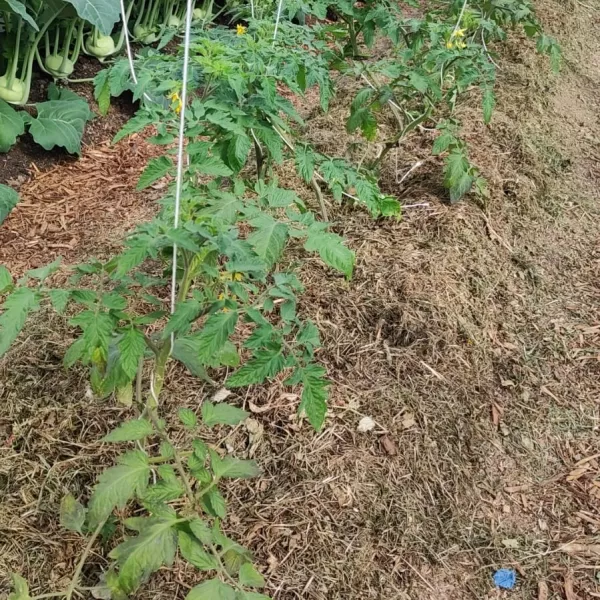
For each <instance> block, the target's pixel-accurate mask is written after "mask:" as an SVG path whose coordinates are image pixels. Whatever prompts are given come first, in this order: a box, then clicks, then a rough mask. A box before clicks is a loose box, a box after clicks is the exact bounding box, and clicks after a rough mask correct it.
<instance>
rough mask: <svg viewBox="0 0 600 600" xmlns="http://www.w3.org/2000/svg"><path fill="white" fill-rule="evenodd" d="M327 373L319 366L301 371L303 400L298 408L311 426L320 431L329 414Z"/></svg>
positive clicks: (310, 366)
mask: <svg viewBox="0 0 600 600" xmlns="http://www.w3.org/2000/svg"><path fill="white" fill-rule="evenodd" d="M326 374H327V372H326V371H325V369H324V368H323V367H321V366H318V365H308V366H306V367H304V368H303V369H301V378H302V383H303V386H304V388H303V390H302V400H301V402H300V406H299V408H298V410H299V411H304V412H305V413H306V416H307V417H308V420H309V422H310V424H311V425H312V426H313V427H314V428H315V429H316V430H317V431H319V430H320V429H321V427H322V426H323V422H324V421H325V413H326V412H327V387H328V386H329V382H328V381H327V379H325V376H326Z"/></svg>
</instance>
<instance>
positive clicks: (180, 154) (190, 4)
mask: <svg viewBox="0 0 600 600" xmlns="http://www.w3.org/2000/svg"><path fill="white" fill-rule="evenodd" d="M193 11H194V0H187V3H186V13H185V36H184V38H183V79H182V90H181V112H180V113H179V141H178V145H177V178H176V181H175V214H174V218H173V227H174V228H175V229H177V228H178V227H179V211H180V206H181V188H182V185H183V161H184V158H185V157H184V149H185V138H184V134H185V112H186V110H185V109H186V105H187V88H188V78H189V70H190V37H191V30H192V17H193V14H192V13H193ZM176 288H177V244H176V243H175V244H173V273H172V275H171V314H173V313H174V312H175V299H176V291H177V290H176ZM172 340H173V334H171V347H172V346H173V341H172Z"/></svg>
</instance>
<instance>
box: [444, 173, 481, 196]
mask: <svg viewBox="0 0 600 600" xmlns="http://www.w3.org/2000/svg"><path fill="white" fill-rule="evenodd" d="M474 181H475V178H474V177H472V176H471V175H469V174H468V173H463V174H462V175H461V176H460V177H459V179H458V180H457V181H456V182H455V183H454V184H453V185H452V186H451V187H450V201H451V202H458V201H459V200H460V199H461V198H462V197H463V196H464V195H465V194H467V193H468V192H470V191H471V188H472V187H473V182H474Z"/></svg>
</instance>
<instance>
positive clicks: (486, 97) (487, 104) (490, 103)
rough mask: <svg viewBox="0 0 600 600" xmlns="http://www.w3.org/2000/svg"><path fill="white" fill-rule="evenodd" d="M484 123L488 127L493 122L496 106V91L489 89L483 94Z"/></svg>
mask: <svg viewBox="0 0 600 600" xmlns="http://www.w3.org/2000/svg"><path fill="white" fill-rule="evenodd" d="M482 106H483V121H484V123H485V124H486V125H487V124H488V123H489V122H490V121H491V120H492V113H493V112H494V108H495V106H496V96H495V95H494V90H493V89H491V88H487V89H486V90H485V92H484V93H483V102H482Z"/></svg>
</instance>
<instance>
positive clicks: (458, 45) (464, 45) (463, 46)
mask: <svg viewBox="0 0 600 600" xmlns="http://www.w3.org/2000/svg"><path fill="white" fill-rule="evenodd" d="M456 47H457V48H466V47H467V45H466V44H465V43H464V42H461V41H459V42H456Z"/></svg>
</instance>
